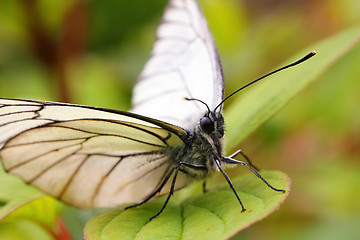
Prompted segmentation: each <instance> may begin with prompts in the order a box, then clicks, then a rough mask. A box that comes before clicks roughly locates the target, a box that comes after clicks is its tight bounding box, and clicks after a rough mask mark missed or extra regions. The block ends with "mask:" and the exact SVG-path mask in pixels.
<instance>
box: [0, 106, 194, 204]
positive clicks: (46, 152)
mask: <svg viewBox="0 0 360 240" xmlns="http://www.w3.org/2000/svg"><path fill="white" fill-rule="evenodd" d="M23 114H27V115H28V116H27V117H24V115H23ZM136 116H137V115H134V114H130V115H128V116H127V115H122V114H121V113H113V112H111V110H109V111H106V110H104V109H95V108H90V107H85V106H78V105H68V104H59V103H51V102H39V101H25V100H19V101H18V100H8V99H0V119H1V121H2V122H1V125H0V131H1V135H0V136H1V141H2V142H1V144H2V145H1V146H0V158H1V160H2V163H3V166H4V168H5V170H7V171H8V172H10V173H13V174H16V175H18V176H20V177H21V178H23V179H24V180H25V181H26V182H28V183H30V184H32V185H34V186H36V187H38V188H40V189H42V190H43V191H45V192H47V193H49V194H50V195H52V196H55V197H57V198H59V199H61V200H63V201H64V202H67V203H70V204H72V205H75V206H78V207H91V206H94V207H110V206H115V205H118V204H121V203H128V202H139V201H141V200H144V199H145V198H146V197H147V196H148V195H149V194H151V193H152V192H153V191H155V189H156V187H157V186H158V185H159V184H160V183H161V182H162V180H163V178H164V177H165V175H166V174H167V173H168V171H169V169H170V168H171V167H172V164H173V163H172V161H171V160H169V159H168V155H167V154H166V152H167V151H168V149H169V148H174V147H176V146H178V145H181V144H184V143H183V141H182V140H181V136H182V135H181V134H179V133H182V134H185V132H184V131H183V130H182V129H180V128H176V127H175V126H171V125H166V124H165V123H163V122H160V121H157V120H154V119H149V121H146V120H145V119H146V118H144V117H142V116H139V118H136ZM140 118H141V119H140ZM163 127H166V128H167V129H168V130H166V129H164V128H163ZM169 130H171V131H169ZM4 133H5V134H4ZM186 181H187V180H186V179H185V178H184V177H182V180H181V181H180V182H178V183H177V185H176V186H177V188H179V187H182V186H184V185H185V184H186ZM168 189H169V186H168V185H167V186H166V187H165V188H164V190H163V192H162V193H164V192H166V191H168Z"/></svg>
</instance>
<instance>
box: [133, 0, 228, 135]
mask: <svg viewBox="0 0 360 240" xmlns="http://www.w3.org/2000/svg"><path fill="white" fill-rule="evenodd" d="M223 92H224V81H223V76H222V70H221V63H220V60H219V56H218V52H217V50H216V47H215V44H214V41H213V39H212V37H211V34H210V31H209V29H208V27H207V23H206V21H205V18H204V16H203V15H202V13H201V11H200V9H199V6H198V4H197V2H196V1H194V0H171V1H170V3H169V4H168V6H167V8H166V11H165V13H164V16H163V19H162V21H161V23H160V25H159V27H158V30H157V36H156V42H155V44H154V47H153V51H152V54H151V57H150V59H149V61H148V62H147V64H146V66H145V69H144V70H143V72H142V74H141V76H140V79H139V80H138V82H137V84H136V86H135V88H134V92H133V101H132V103H133V109H132V111H133V112H135V113H139V114H141V115H145V116H149V117H153V118H156V119H162V120H163V121H165V122H169V123H172V124H174V125H177V126H180V127H183V128H185V129H187V130H191V129H192V128H193V127H194V124H198V121H199V119H200V118H201V117H202V116H204V114H205V113H206V110H207V109H206V107H205V106H204V105H202V104H199V102H195V101H186V100H184V97H187V98H196V99H199V100H202V101H203V102H205V103H207V104H208V106H209V107H210V108H211V109H214V108H215V106H216V105H217V104H218V103H219V102H220V101H221V100H222V98H223Z"/></svg>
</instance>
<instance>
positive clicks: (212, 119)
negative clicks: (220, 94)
mask: <svg viewBox="0 0 360 240" xmlns="http://www.w3.org/2000/svg"><path fill="white" fill-rule="evenodd" d="M200 128H201V130H202V131H203V132H204V133H206V134H208V135H212V134H215V135H216V136H217V137H218V138H222V137H223V136H224V118H223V116H222V115H221V113H215V112H211V111H210V112H208V113H207V114H206V115H205V116H204V117H202V118H201V119H200Z"/></svg>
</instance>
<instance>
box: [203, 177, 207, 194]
mask: <svg viewBox="0 0 360 240" xmlns="http://www.w3.org/2000/svg"><path fill="white" fill-rule="evenodd" d="M202 187H203V193H206V192H207V190H206V180H204V181H203V184H202Z"/></svg>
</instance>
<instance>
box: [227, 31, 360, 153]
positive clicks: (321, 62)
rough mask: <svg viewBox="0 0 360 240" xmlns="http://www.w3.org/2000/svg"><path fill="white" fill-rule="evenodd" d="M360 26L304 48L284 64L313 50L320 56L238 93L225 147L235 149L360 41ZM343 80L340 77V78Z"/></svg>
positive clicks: (232, 108)
mask: <svg viewBox="0 0 360 240" xmlns="http://www.w3.org/2000/svg"><path fill="white" fill-rule="evenodd" d="M359 32H360V28H359V27H357V28H352V29H350V30H347V31H344V32H342V33H340V34H338V35H336V36H334V37H332V38H329V39H327V40H325V41H323V42H320V43H319V44H315V45H314V46H311V47H309V48H308V49H305V50H304V51H301V53H299V54H296V56H294V57H292V58H291V59H289V60H288V61H286V62H285V63H283V64H281V65H280V66H285V65H286V64H289V63H291V62H293V61H295V60H297V59H300V58H301V57H302V56H305V55H306V54H307V53H309V52H311V51H314V50H315V51H316V52H317V55H316V56H315V57H313V58H311V59H310V60H308V61H306V62H304V63H301V65H299V66H296V67H294V68H291V69H290V70H285V71H282V72H280V73H277V74H275V75H273V76H271V77H269V78H268V79H266V80H263V81H262V82H261V83H260V84H256V86H254V87H252V88H250V89H246V90H245V91H244V92H242V93H241V94H238V96H237V98H236V99H235V101H234V103H233V104H231V105H230V106H229V107H228V108H227V109H226V111H225V113H224V116H225V121H226V124H227V131H226V134H227V135H226V138H227V146H226V150H227V151H229V150H232V149H233V148H234V147H235V146H236V145H237V144H238V143H239V142H241V141H242V140H244V139H245V138H246V137H247V136H248V135H249V134H250V133H252V132H253V131H254V130H255V129H256V128H258V127H259V126H260V125H261V124H263V123H264V122H265V121H266V120H268V119H269V118H270V117H271V116H273V115H274V114H275V113H276V112H277V111H279V110H280V109H281V108H282V107H283V106H284V105H285V104H286V103H287V102H288V101H289V100H290V99H291V98H292V97H293V96H294V95H296V94H297V93H299V92H300V91H301V90H303V89H304V88H305V87H306V86H307V85H308V84H309V83H311V82H312V81H314V80H315V79H316V78H318V77H319V76H320V75H321V74H323V73H324V72H325V71H326V70H327V69H329V68H330V67H331V66H332V64H334V63H335V62H336V61H338V60H339V59H340V58H341V57H342V56H343V55H344V54H345V53H347V52H349V51H351V49H352V48H354V47H355V46H356V44H358V43H359V41H360V34H359ZM339 80H340V79H339Z"/></svg>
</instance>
